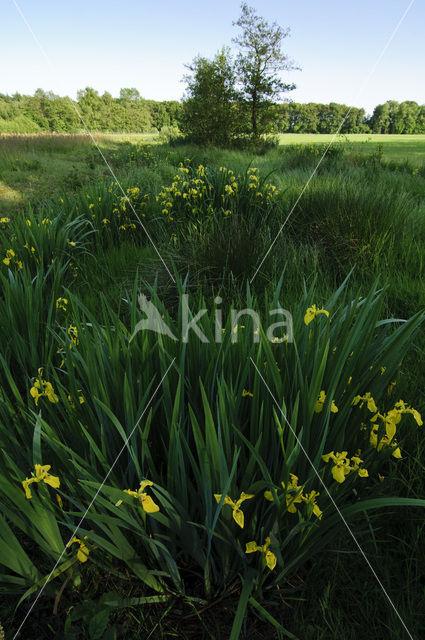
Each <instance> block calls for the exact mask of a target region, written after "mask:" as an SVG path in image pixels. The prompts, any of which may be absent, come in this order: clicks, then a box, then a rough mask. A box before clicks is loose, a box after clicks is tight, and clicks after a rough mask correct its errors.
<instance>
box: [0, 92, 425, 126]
mask: <svg viewBox="0 0 425 640" xmlns="http://www.w3.org/2000/svg"><path fill="white" fill-rule="evenodd" d="M74 104H75V105H76V106H77V107H78V110H79V111H80V113H81V115H82V117H83V118H84V121H85V123H86V125H87V126H88V128H89V129H90V130H92V131H117V132H149V131H156V130H158V131H160V130H161V129H163V128H164V127H178V126H179V123H180V116H181V111H182V105H181V103H180V102H178V101H177V100H170V101H164V102H158V101H155V100H146V99H144V98H142V97H141V96H140V94H139V92H138V91H137V89H121V91H120V97H119V98H113V97H112V96H111V94H110V93H104V94H103V95H99V93H98V92H97V91H95V90H94V89H92V88H90V87H87V88H86V89H84V90H82V91H79V92H78V94H77V100H76V101H75V102H74ZM274 108H275V113H276V117H275V118H274V122H273V131H272V132H275V133H334V132H335V131H336V130H337V129H338V127H339V125H340V123H341V121H342V119H343V118H344V116H345V115H346V113H347V111H348V109H349V107H348V106H346V105H342V104H337V103H335V102H331V103H330V104H318V103H314V102H309V103H307V104H301V103H297V102H285V103H283V104H276V105H275V107H274ZM82 129H83V126H82V124H81V120H80V118H79V117H78V115H77V113H76V111H75V109H74V108H73V106H72V104H71V101H70V99H69V98H63V97H60V96H57V95H55V94H54V93H52V92H51V91H49V92H46V91H43V90H42V89H37V91H36V92H35V93H34V95H33V96H25V95H21V94H18V93H16V94H14V95H13V96H8V95H4V94H0V133H37V132H42V131H55V132H58V133H77V132H79V131H81V130H82ZM341 131H342V133H411V134H412V133H425V105H418V104H417V103H416V102H413V101H410V100H407V101H405V102H401V103H398V102H395V101H394V100H389V101H388V102H386V103H385V104H380V105H378V106H377V107H375V109H374V111H373V114H372V115H371V116H368V115H367V114H366V112H365V110H364V109H359V108H357V107H353V108H352V109H351V111H350V113H349V115H348V117H347V119H346V120H345V122H344V125H343V126H342V129H341Z"/></svg>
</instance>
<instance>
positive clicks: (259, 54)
mask: <svg viewBox="0 0 425 640" xmlns="http://www.w3.org/2000/svg"><path fill="white" fill-rule="evenodd" d="M241 10H242V13H241V16H240V18H239V19H238V20H237V21H236V22H234V23H233V24H234V25H236V26H238V27H240V28H241V29H242V33H241V35H240V36H238V37H237V38H234V39H233V42H234V43H235V44H236V45H237V46H238V47H239V48H240V49H241V51H240V52H239V55H238V57H237V60H236V65H237V73H238V80H239V82H240V84H241V87H242V94H243V96H244V98H245V100H246V101H247V105H248V108H249V111H250V121H251V134H252V136H253V137H254V138H258V137H259V135H261V134H262V133H265V132H266V131H267V128H268V125H269V122H270V120H271V118H272V113H273V109H272V105H273V102H274V101H276V100H279V98H280V97H281V94H282V93H283V92H286V91H292V90H293V89H295V85H294V84H286V83H284V82H283V81H282V80H281V78H280V73H281V72H282V71H289V70H293V69H298V67H295V66H294V64H293V63H292V62H291V61H289V59H288V57H287V56H286V55H285V54H284V53H282V51H281V43H282V40H283V39H284V38H286V37H287V36H288V35H289V29H282V28H281V27H279V26H278V25H277V24H276V22H273V24H271V25H270V24H269V23H268V22H266V21H265V20H264V18H261V17H259V16H258V15H257V14H256V12H255V10H254V9H252V8H251V7H249V6H248V5H247V4H246V3H245V2H244V3H243V4H242V5H241Z"/></svg>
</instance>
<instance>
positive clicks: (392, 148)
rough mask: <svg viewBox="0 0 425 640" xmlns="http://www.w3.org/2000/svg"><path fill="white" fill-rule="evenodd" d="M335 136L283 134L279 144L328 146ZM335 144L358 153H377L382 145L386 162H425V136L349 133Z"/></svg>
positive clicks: (340, 136)
mask: <svg viewBox="0 0 425 640" xmlns="http://www.w3.org/2000/svg"><path fill="white" fill-rule="evenodd" d="M333 137H334V136H333V134H325V133H317V134H313V133H281V134H280V135H279V144H281V145H288V144H302V145H308V144H321V145H327V144H329V142H330V141H331V140H332V139H333ZM334 142H335V143H336V142H339V143H341V144H345V145H346V146H347V147H348V149H350V150H352V151H354V152H356V153H371V152H376V151H377V150H378V148H379V146H380V145H382V151H383V157H384V158H385V160H394V161H398V162H404V161H408V162H410V163H411V164H414V165H419V166H422V165H423V164H424V161H425V135H424V134H417V135H401V134H392V135H386V134H377V133H348V134H343V135H342V134H339V135H338V136H336V137H335V140H334Z"/></svg>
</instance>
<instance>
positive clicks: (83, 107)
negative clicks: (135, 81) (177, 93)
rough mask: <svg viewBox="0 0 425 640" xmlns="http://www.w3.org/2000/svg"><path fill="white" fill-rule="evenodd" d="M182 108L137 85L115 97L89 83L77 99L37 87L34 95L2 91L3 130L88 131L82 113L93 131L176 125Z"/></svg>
mask: <svg viewBox="0 0 425 640" xmlns="http://www.w3.org/2000/svg"><path fill="white" fill-rule="evenodd" d="M180 110H181V105H180V103H179V102H177V101H166V102H155V101H152V100H150V101H148V100H144V99H143V98H141V96H140V94H139V92H138V91H137V89H121V92H120V97H119V98H113V97H112V96H111V94H110V93H107V92H105V93H104V94H103V95H101V96H100V95H99V94H98V92H97V91H95V89H92V88H91V87H86V88H85V89H84V90H82V91H78V98H77V101H72V100H71V99H70V98H67V97H60V96H57V95H55V94H54V93H52V92H46V91H43V90H42V89H37V91H36V92H35V93H34V96H21V95H19V94H15V95H14V96H5V95H0V133H36V132H39V131H55V132H57V133H75V132H78V131H84V130H85V128H84V125H83V123H82V122H81V119H80V117H79V115H78V114H79V113H80V115H81V116H82V118H83V120H84V122H85V124H86V126H87V127H88V128H89V129H90V130H91V131H129V132H132V131H152V130H153V129H157V130H159V129H161V128H162V127H163V126H176V125H177V124H178V120H179V116H180Z"/></svg>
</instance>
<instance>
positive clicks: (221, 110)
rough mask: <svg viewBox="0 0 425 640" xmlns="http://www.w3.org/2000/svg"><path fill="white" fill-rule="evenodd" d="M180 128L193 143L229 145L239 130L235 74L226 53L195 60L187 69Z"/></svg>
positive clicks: (228, 54)
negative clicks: (188, 72)
mask: <svg viewBox="0 0 425 640" xmlns="http://www.w3.org/2000/svg"><path fill="white" fill-rule="evenodd" d="M187 68H188V69H189V70H190V71H191V72H192V75H187V76H186V77H185V81H186V84H187V89H186V92H187V95H186V97H185V100H184V102H183V112H182V119H181V128H182V131H183V133H186V134H187V135H188V137H189V138H190V139H191V140H193V142H195V143H197V144H203V145H216V146H222V147H223V146H224V147H225V146H229V145H230V143H231V142H232V140H233V139H234V138H235V137H236V136H237V134H238V131H239V130H240V113H239V109H238V93H237V92H236V90H235V81H236V78H235V71H234V67H233V61H232V59H231V57H230V53H229V50H227V49H225V48H223V49H222V50H221V51H219V52H218V53H217V54H216V55H215V56H214V58H213V59H212V60H208V59H207V58H202V57H199V56H198V57H196V58H195V59H194V60H193V62H192V63H191V64H190V65H188V67H187Z"/></svg>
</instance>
